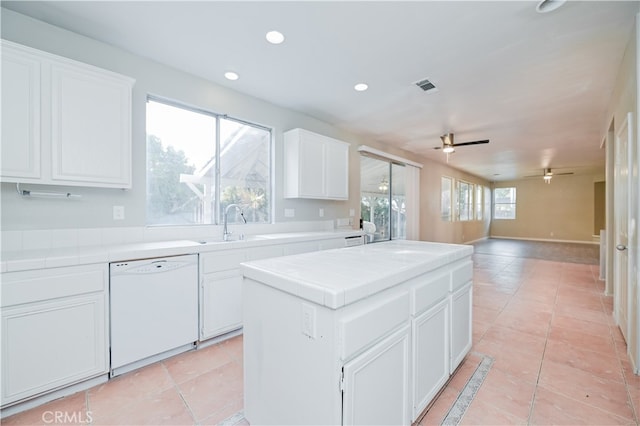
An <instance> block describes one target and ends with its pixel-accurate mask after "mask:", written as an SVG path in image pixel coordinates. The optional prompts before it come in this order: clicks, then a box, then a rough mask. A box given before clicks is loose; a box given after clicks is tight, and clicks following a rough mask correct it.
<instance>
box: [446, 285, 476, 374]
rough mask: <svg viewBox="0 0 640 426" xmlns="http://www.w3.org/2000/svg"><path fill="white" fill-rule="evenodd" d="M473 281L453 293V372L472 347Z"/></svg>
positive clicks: (451, 339)
mask: <svg viewBox="0 0 640 426" xmlns="http://www.w3.org/2000/svg"><path fill="white" fill-rule="evenodd" d="M472 292H473V287H472V285H471V282H469V283H468V284H467V285H465V286H464V287H462V288H461V289H459V290H458V291H456V292H455V293H453V294H452V295H451V338H450V342H451V366H450V370H451V374H453V372H454V371H455V369H456V368H458V366H459V365H460V363H461V362H462V360H463V359H464V357H465V355H466V354H467V352H469V350H470V349H471V345H472V341H473V332H472V328H471V327H472V325H471V324H472V312H471V310H472V306H473V299H472Z"/></svg>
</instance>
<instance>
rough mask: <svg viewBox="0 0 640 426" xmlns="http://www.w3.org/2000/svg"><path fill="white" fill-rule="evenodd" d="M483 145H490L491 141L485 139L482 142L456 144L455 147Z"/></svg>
mask: <svg viewBox="0 0 640 426" xmlns="http://www.w3.org/2000/svg"><path fill="white" fill-rule="evenodd" d="M483 143H489V139H485V140H481V141H472V142H461V143H454V144H453V146H465V145H480V144H483Z"/></svg>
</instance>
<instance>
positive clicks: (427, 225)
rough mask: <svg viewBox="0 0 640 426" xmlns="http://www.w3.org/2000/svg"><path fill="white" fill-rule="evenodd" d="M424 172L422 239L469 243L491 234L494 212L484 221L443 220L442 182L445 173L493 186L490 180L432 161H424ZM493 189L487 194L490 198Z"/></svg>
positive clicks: (421, 213)
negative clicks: (441, 207) (441, 205)
mask: <svg viewBox="0 0 640 426" xmlns="http://www.w3.org/2000/svg"><path fill="white" fill-rule="evenodd" d="M423 162H424V168H423V169H422V173H421V174H420V188H421V193H420V239H421V240H424V241H437V242H446V243H467V242H471V241H476V240H480V239H483V238H486V237H488V236H489V226H490V222H491V212H490V211H486V212H485V213H484V216H483V220H481V221H478V220H473V221H465V222H459V221H452V222H445V221H443V220H442V219H441V209H440V191H441V188H440V185H441V178H442V176H449V177H452V178H454V179H459V180H464V181H466V182H469V183H475V184H481V185H484V186H486V187H487V188H489V182H488V181H486V180H484V179H480V178H478V177H476V176H473V175H470V174H468V173H463V172H461V171H459V170H456V169H453V168H451V167H448V166H446V165H444V164H440V163H436V162H434V161H431V160H423ZM490 196H491V195H490V193H489V191H487V194H485V197H490Z"/></svg>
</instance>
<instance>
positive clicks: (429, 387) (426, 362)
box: [412, 299, 450, 420]
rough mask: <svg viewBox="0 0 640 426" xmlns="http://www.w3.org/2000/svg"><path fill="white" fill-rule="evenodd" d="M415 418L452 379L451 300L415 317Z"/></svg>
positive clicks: (442, 301) (413, 373)
mask: <svg viewBox="0 0 640 426" xmlns="http://www.w3.org/2000/svg"><path fill="white" fill-rule="evenodd" d="M412 329H413V341H412V343H413V358H412V359H413V370H412V371H413V372H412V375H413V407H412V408H413V412H412V415H413V419H414V420H415V419H417V418H418V416H419V415H420V414H421V413H422V411H423V410H424V409H425V408H427V405H429V403H430V402H431V400H432V399H433V398H434V397H435V396H436V395H437V394H438V391H440V389H441V388H442V386H444V384H445V383H446V382H447V380H448V379H449V373H450V370H449V338H450V337H449V336H450V331H449V300H448V299H444V300H441V301H440V302H439V303H438V304H436V305H435V306H434V307H432V308H431V309H429V310H428V311H426V312H423V313H421V314H420V315H418V316H417V317H415V318H414V320H413V327H412Z"/></svg>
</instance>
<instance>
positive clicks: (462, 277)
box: [451, 261, 473, 291]
mask: <svg viewBox="0 0 640 426" xmlns="http://www.w3.org/2000/svg"><path fill="white" fill-rule="evenodd" d="M472 279H473V262H471V261H467V262H464V263H462V264H460V265H459V266H457V267H454V268H453V269H452V271H451V291H456V290H457V289H459V288H460V287H462V286H463V285H465V284H466V283H468V282H469V281H471V280H472Z"/></svg>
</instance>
